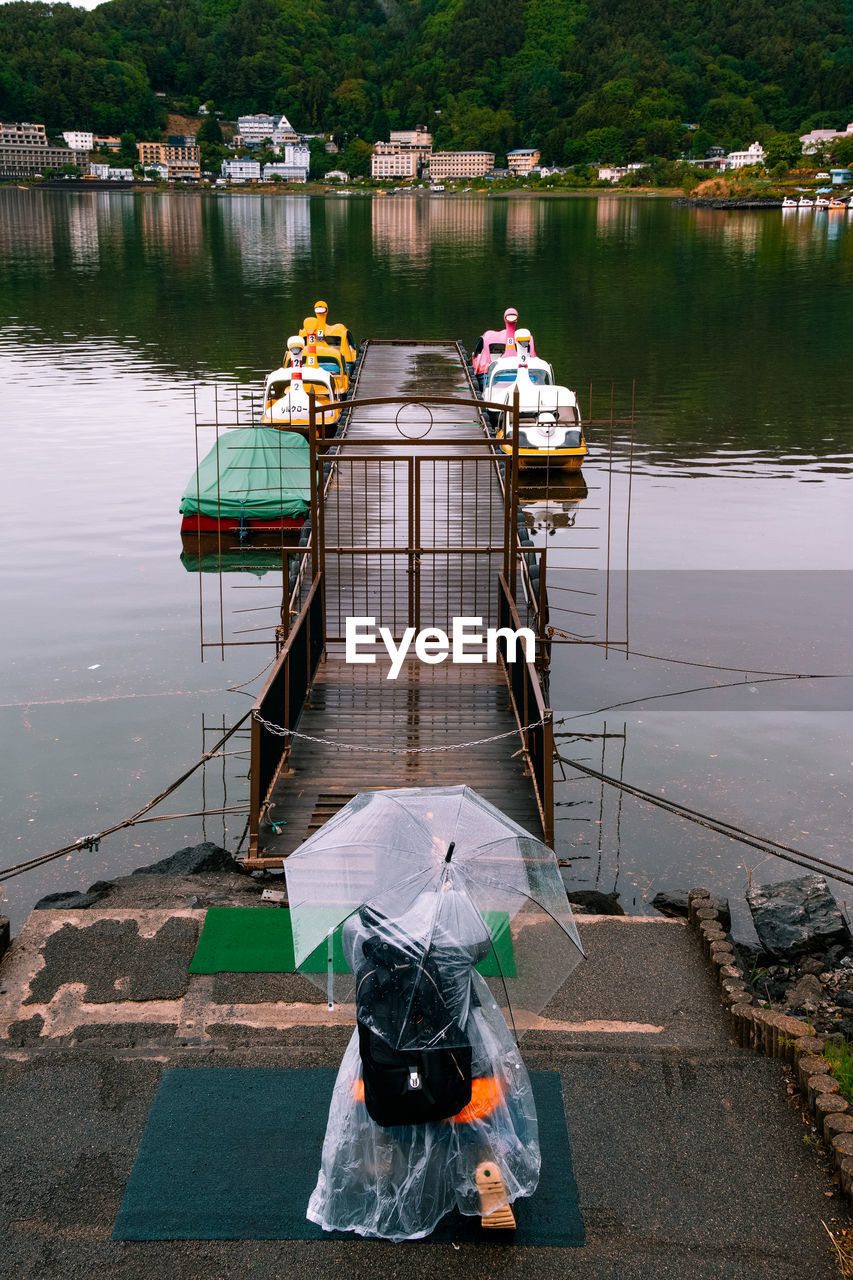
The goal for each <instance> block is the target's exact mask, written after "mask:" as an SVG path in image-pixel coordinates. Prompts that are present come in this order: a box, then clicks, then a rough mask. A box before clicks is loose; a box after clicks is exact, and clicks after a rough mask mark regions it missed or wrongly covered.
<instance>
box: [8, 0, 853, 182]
mask: <svg viewBox="0 0 853 1280" xmlns="http://www.w3.org/2000/svg"><path fill="white" fill-rule="evenodd" d="M157 93H159V94H165V95H166V98H165V99H163V98H162V97H160V98H158V97H157V96H155V95H156V94H157ZM207 100H213V102H214V103H215V105H216V108H217V110H219V111H222V112H223V113H224V115H225V116H226V118H234V117H236V115H237V114H238V113H243V112H249V111H283V112H285V113H286V114H287V115H288V117H289V118H290V119H291V121H292V123H293V124H294V125H295V127H296V128H297V129H299V130H302V131H307V132H316V131H319V130H321V129H326V130H332V131H335V132H337V133H339V134H342V135H346V136H347V137H348V138H349V139H353V138H356V137H361V138H364V139H366V140H368V141H373V140H375V139H376V138H378V137H383V136H385V137H387V130H388V129H389V127H390V128H394V127H406V126H411V125H415V124H426V125H428V126H429V127H431V128H432V129H433V131H434V133H435V134H436V144H437V145H438V146H441V147H450V148H465V147H481V148H486V149H489V150H495V151H497V152H499V153H500V152H505V151H506V149H507V148H509V147H513V146H518V145H525V146H529V145H537V146H540V147H541V148H542V151H543V158H544V159H546V160H549V161H551V162H563V163H574V162H577V161H583V160H587V159H601V160H630V159H633V158H639V157H644V156H647V155H652V154H654V155H660V156H674V155H676V154H678V153H680V152H681V151H683V150H685V149H690V148H691V146H692V149H693V151H694V154H699V153H700V152H703V151H704V149H705V148H706V147H707V146H709V145H710V144H711V143H717V144H719V145H722V146H725V147H727V148H728V147H732V146H736V145H738V144H746V143H749V142H751V141H752V140H753V139H754V138H758V139H761V140H766V139H767V138H768V137H769V136H771V135H772V134H773V133H774V132H801V131H802V130H803V129H804V128H813V127H823V126H829V127H835V128H843V127H844V126H845V125H846V124H847V122H848V120H850V119H853V0H808V2H807V3H806V2H804V0H486V2H485V3H484V0H171V3H168V2H167V0H109V2H108V3H105V4H102V5H100V6H99V7H98V8H97V9H95V10H92V11H91V12H88V11H86V10H83V9H76V8H73V7H72V6H70V5H66V4H55V5H50V4H45V3H40V2H39V3H13V4H6V5H3V6H0V117H2V118H4V119H25V120H43V121H44V122H45V123H46V124H47V125H48V128H49V129H51V130H57V129H62V128H66V129H67V128H94V129H96V130H107V131H111V132H118V131H122V130H131V131H133V132H135V133H136V134H137V135H138V136H140V137H143V136H146V135H147V136H155V135H156V133H157V131H158V129H159V127H160V126H161V124H162V123H163V119H164V110H165V108H164V102H168V103H169V104H170V105H171V104H174V103H184V104H187V106H188V107H189V109H190V110H192V109H193V106H194V105H195V104H196V103H197V102H198V101H202V102H204V101H207ZM687 125H691V126H696V128H693V129H690V130H688V129H687V128H686V126H687Z"/></svg>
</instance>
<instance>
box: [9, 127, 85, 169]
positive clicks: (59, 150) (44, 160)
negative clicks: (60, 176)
mask: <svg viewBox="0 0 853 1280" xmlns="http://www.w3.org/2000/svg"><path fill="white" fill-rule="evenodd" d="M88 159H89V157H88V155H87V153H86V151H85V150H78V149H77V148H73V147H52V146H51V145H50V144H49V143H48V140H47V134H46V132H45V127H44V125H43V124H30V123H29V122H28V121H26V120H25V121H21V122H17V121H15V122H11V121H0V177H4V178H26V177H34V176H35V175H36V174H43V173H44V171H45V170H46V169H61V168H62V166H63V165H66V164H76V165H79V167H80V168H81V169H83V170H85V169H86V167H87V164H88Z"/></svg>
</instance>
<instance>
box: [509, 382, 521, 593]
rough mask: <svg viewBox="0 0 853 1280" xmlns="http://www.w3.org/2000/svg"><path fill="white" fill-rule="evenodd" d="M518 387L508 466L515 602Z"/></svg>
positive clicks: (514, 396)
mask: <svg viewBox="0 0 853 1280" xmlns="http://www.w3.org/2000/svg"><path fill="white" fill-rule="evenodd" d="M518 401H519V396H518V387H516V388H515V390H514V391H513V393H512V465H511V467H510V486H509V487H510V518H509V538H510V556H509V577H508V578H507V582H508V584H509V594H510V597H511V598H512V602H513V604H515V592H516V583H517V572H518V560H517V556H516V546H517V543H518V530H517V528H516V523H515V522H516V511H517V510H518V429H519V421H520V415H519V410H518Z"/></svg>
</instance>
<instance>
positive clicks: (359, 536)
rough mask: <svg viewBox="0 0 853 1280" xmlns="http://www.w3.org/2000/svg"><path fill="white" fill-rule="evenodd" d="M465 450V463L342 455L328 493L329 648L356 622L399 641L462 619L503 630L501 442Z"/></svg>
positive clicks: (321, 516)
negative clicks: (365, 621)
mask: <svg viewBox="0 0 853 1280" xmlns="http://www.w3.org/2000/svg"><path fill="white" fill-rule="evenodd" d="M465 444H466V446H469V451H468V454H467V455H466V456H461V457H460V456H450V455H449V454H448V453H447V452H446V451H445V452H443V453H441V452H438V451H430V452H429V453H426V452H419V453H417V454H414V453H412V452H411V451H409V452H406V453H403V454H402V455H400V454H399V453H396V454H390V455H389V453H388V451H387V450H386V451H385V452H384V453H382V454H380V453H378V451H376V450H375V449H371V450H370V451H369V452H368V451H366V450H365V449H364V446H350V447H347V446H343V447H339V448H338V450H337V453H336V456H335V460H334V463H335V465H334V473H333V475H332V476H331V478H330V482H329V484H328V486H327V487H326V488H325V490H324V491H323V490H321V492H320V494H319V496H318V507H319V510H318V530H322V534H321V536H320V538H319V539H318V550H319V555H320V565H319V567H320V568H321V569H322V571H323V576H324V581H325V593H326V600H325V606H326V640H327V642H330V643H334V642H335V641H340V640H343V639H344V634H345V628H346V619H347V618H350V617H372V618H374V619H375V625H376V626H377V627H379V626H384V627H387V628H388V630H389V631H390V632H391V633H392V634H393V636H394V638H395V639H399V638H400V636H401V635H402V633H403V631H405V629H406V628H407V627H414V628H415V630H416V631H419V630H421V628H426V627H438V628H441V629H442V630H444V631H449V630H450V628H451V627H452V623H453V618H454V617H479V618H482V620H483V626H495V625H497V619H498V574H499V572H500V570H501V568H502V566H503V563H504V557H505V534H506V530H505V524H506V520H505V511H504V505H505V504H504V495H503V492H502V489H501V485H500V483H499V479H498V474H497V472H496V469H495V463H494V458H493V453H492V447H491V442H488V441H484V440H483V439H482V438H481V439H479V440H476V441H470V442H469V441H466V442H465Z"/></svg>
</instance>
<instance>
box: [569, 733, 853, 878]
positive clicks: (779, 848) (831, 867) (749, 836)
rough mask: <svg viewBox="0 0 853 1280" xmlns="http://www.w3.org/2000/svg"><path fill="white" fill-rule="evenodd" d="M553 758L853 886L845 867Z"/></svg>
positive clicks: (851, 875)
mask: <svg viewBox="0 0 853 1280" xmlns="http://www.w3.org/2000/svg"><path fill="white" fill-rule="evenodd" d="M556 758H557V759H558V760H559V761H560V763H561V764H567V765H569V766H570V767H571V768H572V769H577V770H578V772H579V773H584V774H586V775H587V776H588V777H590V778H596V779H597V780H598V781H600V782H604V783H607V784H608V786H611V787H616V788H617V790H619V791H624V792H626V793H627V794H628V795H632V796H636V798H637V799H638V800H643V801H644V802H645V803H646V804H652V805H656V806H657V808H659V809H664V810H666V811H667V812H669V813H672V814H674V815H675V816H676V817H679V818H684V819H685V820H686V821H687V822H693V823H695V824H696V825H697V826H700V827H707V828H708V829H709V830H711V831H715V832H716V833H717V834H718V835H721V836H728V838H729V839H730V840H736V841H738V843H739V844H746V845H749V846H750V847H751V848H753V849H759V850H760V851H761V852H762V853H766V854H768V855H769V856H772V857H774V858H782V859H783V860H784V861H785V862H793V863H794V864H795V865H796V866H800V867H803V868H804V869H805V870H806V871H814V872H816V873H818V874H823V875H826V874H830V875H831V876H832V878H833V879H834V880H839V881H840V882H841V883H842V884H848V885H851V886H853V871H851V870H850V868H849V867H843V866H841V864H840V863H838V862H830V861H829V860H828V859H826V858H818V857H817V855H816V854H813V853H806V852H805V850H804V849H796V848H794V847H793V846H792V845H789V844H782V843H781V842H780V841H779V840H773V839H771V838H770V837H769V836H761V835H756V833H755V832H753V831H748V830H747V829H746V827H739V826H737V825H736V824H735V823H733V822H727V821H726V820H725V818H715V817H714V816H713V815H712V814H708V813H702V812H701V810H699V809H692V808H690V806H689V805H684V804H679V802H678V801H677V800H668V799H667V798H666V797H665V796H660V795H655V794H654V792H652V791H646V790H645V789H644V788H643V787H637V786H634V785H632V784H631V783H629V782H624V781H623V780H622V779H621V778H614V777H612V776H611V775H610V774H607V773H602V772H601V770H599V769H592V768H591V767H590V766H589V765H586V764H581V763H580V762H579V761H577V760H571V759H570V758H569V757H568V756H563V755H560V754H559V753H558V754H557V757H556Z"/></svg>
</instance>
